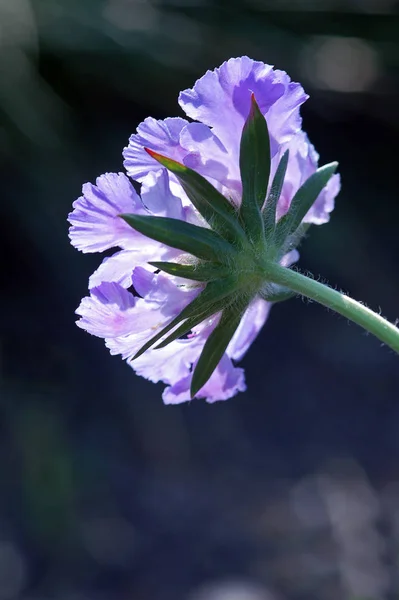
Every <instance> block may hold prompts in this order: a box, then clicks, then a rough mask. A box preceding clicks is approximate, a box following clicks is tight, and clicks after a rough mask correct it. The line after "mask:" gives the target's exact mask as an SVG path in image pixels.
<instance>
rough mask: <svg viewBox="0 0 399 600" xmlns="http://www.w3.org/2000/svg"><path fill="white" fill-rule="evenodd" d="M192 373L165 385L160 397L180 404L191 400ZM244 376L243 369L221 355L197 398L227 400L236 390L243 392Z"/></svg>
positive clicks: (166, 402)
mask: <svg viewBox="0 0 399 600" xmlns="http://www.w3.org/2000/svg"><path fill="white" fill-rule="evenodd" d="M191 378H192V374H191V373H190V374H189V375H187V376H186V377H184V378H183V379H179V380H178V381H176V383H174V384H173V385H171V386H170V387H167V388H166V389H165V390H164V392H163V394H162V399H163V401H164V403H165V404H180V403H182V402H187V401H189V400H191V397H190V385H191ZM245 390H246V385H245V376H244V370H243V369H240V368H237V367H234V366H233V363H232V362H231V360H230V359H229V358H228V357H227V356H226V354H225V355H224V356H223V358H222V360H221V361H220V363H219V364H218V366H217V367H216V369H215V371H214V372H213V374H212V376H211V378H210V379H209V380H208V381H207V383H206V384H205V385H204V386H203V387H202V388H201V390H200V391H199V392H198V393H197V394H196V397H197V398H204V399H205V400H206V402H210V403H213V402H217V401H219V400H228V399H229V398H232V397H233V396H235V395H236V394H238V392H245Z"/></svg>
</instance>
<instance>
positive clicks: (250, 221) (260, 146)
mask: <svg viewBox="0 0 399 600" xmlns="http://www.w3.org/2000/svg"><path fill="white" fill-rule="evenodd" d="M240 171H241V181H242V202H241V208H240V215H241V218H242V221H243V223H244V226H245V230H246V231H247V233H248V235H249V236H250V237H251V239H254V240H257V239H260V238H261V237H262V235H263V222H262V218H261V212H260V211H261V209H262V206H263V204H264V202H265V198H266V192H267V186H268V183H269V175H270V139H269V131H268V128H267V123H266V119H265V117H264V116H263V115H262V113H261V112H260V110H259V106H258V104H257V102H256V100H255V96H254V94H252V96H251V108H250V111H249V115H248V118H247V120H246V122H245V125H244V128H243V130H242V135H241V145H240Z"/></svg>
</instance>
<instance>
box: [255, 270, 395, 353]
mask: <svg viewBox="0 0 399 600" xmlns="http://www.w3.org/2000/svg"><path fill="white" fill-rule="evenodd" d="M266 270H267V277H268V280H269V281H272V282H274V283H278V284H280V285H283V286H285V287H287V288H289V289H291V290H292V291H293V292H297V293H298V294H300V295H301V296H305V297H306V298H310V299H311V300H314V301H315V302H319V304H322V305H323V306H326V307H327V308H331V309H332V310H335V311H336V312H337V313H339V314H340V315H343V316H344V317H346V318H347V319H349V320H350V321H353V322H354V323H356V324H357V325H360V327H363V329H365V330H366V331H369V332H370V333H372V334H373V335H375V336H376V337H377V338H378V339H379V340H381V342H384V344H386V345H387V346H389V347H390V348H392V350H395V352H397V353H399V329H398V328H397V327H396V326H395V325H393V324H392V323H390V322H389V321H387V320H386V319H384V318H383V317H381V315H378V314H377V313H375V312H373V311H372V310H370V309H369V308H367V306H364V305H363V304H361V303H360V302H357V301H356V300H353V299H352V298H350V297H349V296H346V295H345V294H342V293H341V292H337V291H336V290H334V289H332V288H330V287H328V286H327V285H324V284H323V283H320V282H319V281H315V280H314V279H312V278H311V277H307V276H306V275H302V273H299V272H298V271H293V270H292V269H288V268H286V267H281V266H280V265H278V264H275V263H272V264H268V265H267V269H266Z"/></svg>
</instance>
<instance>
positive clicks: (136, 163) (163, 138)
mask: <svg viewBox="0 0 399 600" xmlns="http://www.w3.org/2000/svg"><path fill="white" fill-rule="evenodd" d="M185 125H187V121H186V120H185V119H181V118H179V117H175V118H168V119H165V120H164V121H157V120H156V119H153V118H152V117H148V118H147V119H145V120H144V121H143V122H142V123H141V124H140V125H139V126H138V128H137V133H134V134H133V135H132V136H131V137H130V140H129V145H128V146H127V147H126V148H125V149H124V151H123V156H124V158H125V162H124V165H125V169H126V171H127V172H128V174H129V175H130V176H131V177H133V179H136V180H137V181H142V179H143V178H144V177H145V176H146V175H147V174H148V173H150V172H151V171H159V170H160V169H162V167H161V165H160V164H159V163H158V162H157V161H156V160H155V159H154V158H151V156H150V155H149V154H147V152H146V151H145V150H144V148H147V147H148V148H151V150H155V151H156V152H160V153H161V154H164V155H165V156H168V157H169V158H173V159H174V160H177V161H179V162H181V160H182V158H183V156H184V155H185V154H186V151H185V150H183V149H182V147H181V146H180V132H181V130H182V129H183V127H185Z"/></svg>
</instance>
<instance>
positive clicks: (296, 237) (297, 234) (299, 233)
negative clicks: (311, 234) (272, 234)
mask: <svg viewBox="0 0 399 600" xmlns="http://www.w3.org/2000/svg"><path fill="white" fill-rule="evenodd" d="M311 225H312V223H301V224H300V225H299V227H297V228H296V230H295V231H294V233H291V235H289V236H288V237H287V238H286V239H285V241H284V245H283V246H282V248H281V255H282V256H284V254H286V253H287V252H290V250H294V249H295V248H298V246H299V244H300V243H301V242H302V240H303V238H304V237H305V235H306V234H307V232H308V230H309V228H310V227H311Z"/></svg>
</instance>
